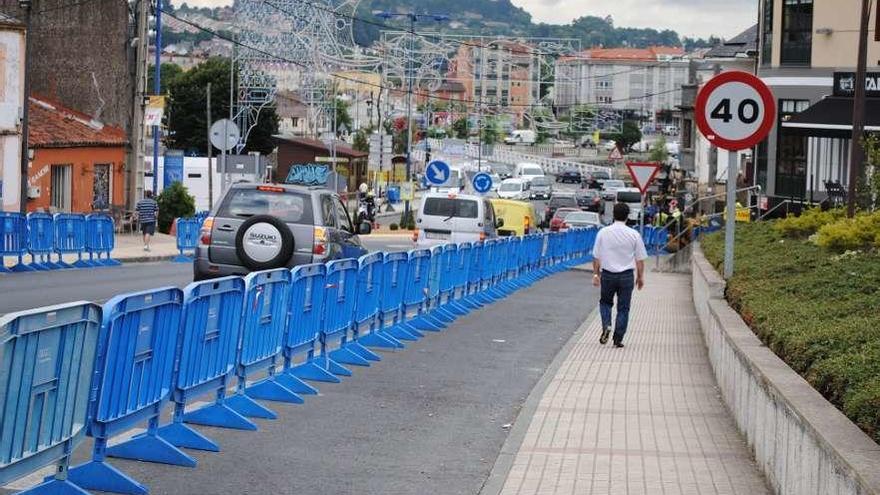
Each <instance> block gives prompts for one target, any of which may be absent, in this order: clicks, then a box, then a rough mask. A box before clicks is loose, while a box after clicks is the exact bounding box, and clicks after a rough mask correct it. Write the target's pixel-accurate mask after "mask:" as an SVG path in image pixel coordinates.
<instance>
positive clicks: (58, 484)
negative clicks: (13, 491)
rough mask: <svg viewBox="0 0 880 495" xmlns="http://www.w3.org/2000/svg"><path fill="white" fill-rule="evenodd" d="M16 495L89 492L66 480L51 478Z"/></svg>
mask: <svg viewBox="0 0 880 495" xmlns="http://www.w3.org/2000/svg"><path fill="white" fill-rule="evenodd" d="M18 495H89V492H87V491H85V490H83V489H82V488H80V487H78V486H76V485H74V484H73V483H71V482H70V481H68V480H59V479H55V478H54V477H52V478H49V479H47V480H46V481H44V482H42V483H40V484H39V485H37V486H35V487H32V488H28V489H27V490H25V491H23V492H18Z"/></svg>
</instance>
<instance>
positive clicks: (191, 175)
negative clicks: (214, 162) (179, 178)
mask: <svg viewBox="0 0 880 495" xmlns="http://www.w3.org/2000/svg"><path fill="white" fill-rule="evenodd" d="M186 176H187V178H189V179H201V178H202V174H192V173H190V174H186Z"/></svg>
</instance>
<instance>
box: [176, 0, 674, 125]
mask: <svg viewBox="0 0 880 495" xmlns="http://www.w3.org/2000/svg"><path fill="white" fill-rule="evenodd" d="M162 13H163V14H166V15H168V16H169V17H171V18H172V19H175V20H177V21H179V22H182V23H184V24H187V25H189V26H192V27H194V28H196V29H199V30H201V31H203V32H205V33H208V34H211V35H212V36H214V37H216V38H219V39H222V40H226V41H228V42H230V43H232V44H234V45H236V46H239V47H242V48H245V49H248V50H253V51H254V52H256V53H259V54H261V55H265V56H267V57H269V58H272V59H275V60H278V61H281V62H286V63H289V64H291V65H295V66H297V67H300V68H303V69H306V70H313V68H312V67H309V66H308V65H306V64H304V63H302V62H299V61H296V60H292V59H289V58H286V57H282V56H280V55H276V54H273V53H270V52H267V51H265V50H262V49H260V48H256V47H253V46H250V45H247V44H245V43H242V42H240V41H238V40H235V39H232V38H229V37H227V36H224V35H222V34H220V33H218V32H216V31H214V30H212V29H210V28H207V27H204V26H201V25H199V24H196V23H195V22H192V21H189V20H186V19H182V18H180V17H178V16H177V15H175V14H174V13H173V12H169V11H167V10H165V9H162ZM327 76H328V77H331V78H334V79H338V80H342V81H347V82H352V83H356V84H359V85H362V86H367V87H373V88H377V89H379V90H387V91H396V92H402V91H403V90H402V89H397V88H394V87H391V86H386V85H383V84H376V83H371V82H369V81H364V80H361V79H357V78H354V77H349V76H345V75H343V74H333V73H330V74H327ZM675 91H679V89H678V88H675V89H672V90H666V91H660V92H656V93H649V94H645V95H641V96H634V97H629V98H621V99H618V100H611V102H610V103H622V102H626V101H635V100H643V99H647V98H652V97H654V96H661V95H665V94H669V93H672V92H675ZM413 94H414V95H417V96H419V97H423V98H426V99H433V100H439V101H448V102H454V103H465V104H468V103H470V104H476V105H483V104H484V102H480V101H477V100H471V99H466V98H454V97H446V96H437V95H432V94H430V93H426V92H413ZM485 106H496V107H501V108H542V109H544V108H547V107H548V106H547V105H545V104H538V103H532V104H513V103H511V104H508V105H501V104H491V103H489V104H485ZM552 106H554V107H556V108H566V107H577V106H583V104H580V103H575V104H570V105H552Z"/></svg>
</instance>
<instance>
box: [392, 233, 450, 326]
mask: <svg viewBox="0 0 880 495" xmlns="http://www.w3.org/2000/svg"><path fill="white" fill-rule="evenodd" d="M408 264H409V267H408V269H407V274H406V290H405V292H404V294H403V304H402V305H401V323H400V324H401V326H403V327H404V328H406V329H407V330H409V331H411V332H412V331H413V330H415V331H416V332H419V331H422V330H424V331H428V332H439V331H440V330H442V329H443V328H445V327H446V325H445V324H444V323H443V322H441V321H439V320H437V319H436V318H434V317H432V316H431V315H429V314H426V308H425V304H426V302H427V300H428V295H429V291H430V288H429V284H430V282H431V251H430V250H429V249H414V250H412V251H410V252H409V263H408Z"/></svg>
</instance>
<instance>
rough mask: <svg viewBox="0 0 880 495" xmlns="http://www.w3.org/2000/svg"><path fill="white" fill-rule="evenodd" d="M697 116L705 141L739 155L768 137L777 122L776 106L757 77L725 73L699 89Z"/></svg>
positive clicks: (764, 85) (740, 73) (741, 73)
mask: <svg viewBox="0 0 880 495" xmlns="http://www.w3.org/2000/svg"><path fill="white" fill-rule="evenodd" d="M695 113H696V119H697V127H699V129H700V132H702V133H703V135H704V136H706V139H708V140H709V141H711V142H712V144H714V145H715V146H718V147H719V148H722V149H725V150H728V151H739V150H744V149H748V148H751V147H753V146H755V145H756V144H758V143H759V142H761V141H762V140H764V138H765V137H767V134H769V133H770V130H771V129H773V124H774V122H775V120H776V102H775V101H774V100H773V93H772V92H771V91H770V88H768V87H767V85H766V84H764V82H763V81H761V80H760V79H759V78H757V77H756V76H754V75H752V74H749V73H748V72H742V71H730V72H722V73H721V74H719V75H717V76H715V77H713V78H712V79H710V80H709V82H707V83H706V84H705V85H704V86H703V87H702V88H701V89H700V93H699V94H698V95H697V104H696V108H695Z"/></svg>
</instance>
